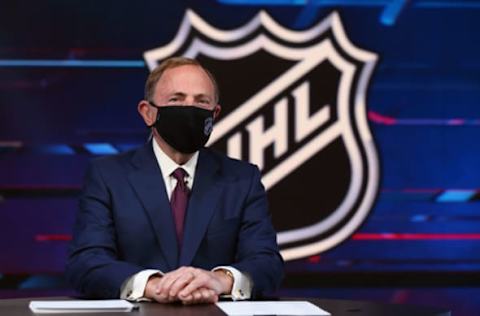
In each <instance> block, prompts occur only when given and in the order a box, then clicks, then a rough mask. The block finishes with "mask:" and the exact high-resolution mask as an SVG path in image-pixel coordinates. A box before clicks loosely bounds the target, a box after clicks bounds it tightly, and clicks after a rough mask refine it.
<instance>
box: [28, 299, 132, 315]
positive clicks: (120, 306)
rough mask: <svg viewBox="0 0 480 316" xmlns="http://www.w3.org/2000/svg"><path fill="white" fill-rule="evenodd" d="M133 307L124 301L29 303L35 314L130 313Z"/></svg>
mask: <svg viewBox="0 0 480 316" xmlns="http://www.w3.org/2000/svg"><path fill="white" fill-rule="evenodd" d="M134 306H135V305H133V304H132V303H129V302H127V301H125V300H77V301H74V300H71V301H31V302H30V305H29V306H28V307H30V309H31V310H32V312H34V313H37V314H47V313H48V314H50V313H100V312H130V311H132V309H133V308H134Z"/></svg>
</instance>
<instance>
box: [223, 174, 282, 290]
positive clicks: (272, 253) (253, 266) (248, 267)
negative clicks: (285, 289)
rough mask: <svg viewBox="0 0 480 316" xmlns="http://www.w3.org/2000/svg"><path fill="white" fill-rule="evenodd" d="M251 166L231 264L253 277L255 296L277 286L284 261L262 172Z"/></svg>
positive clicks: (280, 278)
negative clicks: (236, 243)
mask: <svg viewBox="0 0 480 316" xmlns="http://www.w3.org/2000/svg"><path fill="white" fill-rule="evenodd" d="M252 169H253V171H252V177H251V182H250V189H249V192H248V195H247V197H246V199H245V203H244V209H243V212H244V213H243V223H242V227H241V229H240V233H239V236H238V245H237V253H236V260H235V262H236V263H235V264H233V265H232V266H233V267H235V268H236V269H238V270H240V271H242V272H243V273H247V274H248V275H249V276H250V278H251V279H252V281H253V289H252V296H253V297H257V296H260V295H262V294H264V293H268V292H273V291H275V290H276V289H278V287H279V285H280V282H281V280H282V278H283V260H282V257H281V255H280V253H279V250H278V245H277V241H276V238H277V236H276V232H275V230H274V228H273V226H272V222H271V217H270V214H269V212H268V202H267V196H266V192H265V189H264V187H263V185H262V183H261V176H260V171H259V170H258V168H257V167H255V168H252Z"/></svg>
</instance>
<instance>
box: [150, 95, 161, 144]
mask: <svg viewBox="0 0 480 316" xmlns="http://www.w3.org/2000/svg"><path fill="white" fill-rule="evenodd" d="M147 102H148V105H150V106H152V107H154V108H156V109H157V118H156V119H155V122H153V124H152V125H150V126H148V125H147V127H148V128H149V129H150V134H149V135H148V138H147V143H148V142H150V141H151V140H152V139H153V127H154V126H155V124H156V123H157V121H158V116H159V114H160V111H158V108H159V106H158V105H156V104H155V103H153V102H152V101H147Z"/></svg>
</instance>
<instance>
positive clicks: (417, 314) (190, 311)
mask: <svg viewBox="0 0 480 316" xmlns="http://www.w3.org/2000/svg"><path fill="white" fill-rule="evenodd" d="M47 299H55V300H63V299H68V298H66V297H53V298H28V299H7V300H0V315H5V316H26V315H28V316H32V315H35V314H34V313H32V312H31V311H30V309H29V308H28V304H29V303H30V301H31V300H47ZM296 300H298V298H297V299H296ZM305 300H308V301H310V302H312V303H314V304H316V305H318V306H319V307H321V308H323V309H325V310H327V311H329V312H330V313H331V314H332V315H333V316H367V315H368V316H384V315H388V316H397V315H398V316H450V315H451V313H450V311H448V310H445V309H441V308H430V307H428V308H427V307H419V306H409V305H394V304H382V303H373V302H364V301H347V300H330V299H310V298H309V299H305ZM139 305H140V309H139V310H135V311H133V312H131V313H100V314H98V315H102V316H126V315H134V316H161V315H174V316H193V315H195V316H222V315H224V314H223V312H222V311H221V310H220V309H218V308H217V307H216V306H215V305H196V306H181V305H172V304H156V303H140V304H139ZM38 315H48V314H38ZM50 315H61V314H50ZM64 315H65V314H64ZM68 315H70V316H87V315H93V313H88V314H85V313H83V314H73V313H71V314H68Z"/></svg>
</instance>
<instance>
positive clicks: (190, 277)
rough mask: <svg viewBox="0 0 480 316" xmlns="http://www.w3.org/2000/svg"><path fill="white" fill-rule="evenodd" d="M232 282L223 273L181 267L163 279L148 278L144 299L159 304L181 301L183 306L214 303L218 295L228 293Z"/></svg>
mask: <svg viewBox="0 0 480 316" xmlns="http://www.w3.org/2000/svg"><path fill="white" fill-rule="evenodd" d="M232 284H233V280H232V279H231V278H230V277H229V276H227V275H226V274H225V273H224V272H221V271H215V272H210V271H206V270H203V269H196V268H193V267H181V268H179V269H177V270H174V271H171V272H169V273H167V274H165V275H164V276H163V277H159V276H155V277H152V278H150V280H149V281H148V282H147V286H146V289H145V297H147V298H151V299H154V300H155V301H157V302H160V303H170V302H175V301H179V300H180V301H182V302H183V303H184V304H196V303H214V302H216V301H218V295H220V294H223V293H230V291H231V287H232Z"/></svg>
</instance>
